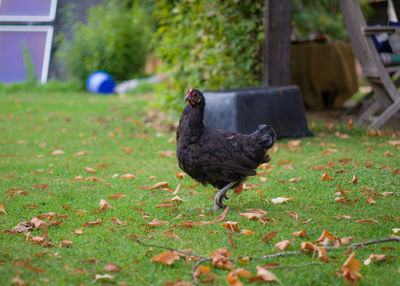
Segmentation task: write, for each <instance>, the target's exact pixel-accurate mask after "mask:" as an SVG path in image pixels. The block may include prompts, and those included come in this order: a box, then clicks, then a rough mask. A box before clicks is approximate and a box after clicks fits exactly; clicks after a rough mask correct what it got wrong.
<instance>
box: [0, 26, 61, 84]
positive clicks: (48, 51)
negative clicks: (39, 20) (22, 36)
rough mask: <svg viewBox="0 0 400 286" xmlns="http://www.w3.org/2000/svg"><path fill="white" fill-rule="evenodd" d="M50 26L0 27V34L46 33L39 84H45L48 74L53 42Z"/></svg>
mask: <svg viewBox="0 0 400 286" xmlns="http://www.w3.org/2000/svg"><path fill="white" fill-rule="evenodd" d="M53 31H54V29H53V27H52V26H0V32H46V43H45V48H44V54H43V63H42V71H41V76H40V82H41V83H46V82H47V77H48V74H49V66H50V55H51V44H52V41H53Z"/></svg>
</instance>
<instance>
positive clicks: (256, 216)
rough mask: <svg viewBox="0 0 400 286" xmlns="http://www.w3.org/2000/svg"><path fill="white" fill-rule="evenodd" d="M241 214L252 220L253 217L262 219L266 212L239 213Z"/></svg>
mask: <svg viewBox="0 0 400 286" xmlns="http://www.w3.org/2000/svg"><path fill="white" fill-rule="evenodd" d="M239 215H241V216H242V217H245V218H247V219H248V220H252V219H262V218H263V217H264V214H262V213H251V212H249V213H239Z"/></svg>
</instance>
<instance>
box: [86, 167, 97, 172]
mask: <svg viewBox="0 0 400 286" xmlns="http://www.w3.org/2000/svg"><path fill="white" fill-rule="evenodd" d="M83 169H84V170H85V171H86V172H88V173H96V170H95V169H93V168H90V167H85V168H83Z"/></svg>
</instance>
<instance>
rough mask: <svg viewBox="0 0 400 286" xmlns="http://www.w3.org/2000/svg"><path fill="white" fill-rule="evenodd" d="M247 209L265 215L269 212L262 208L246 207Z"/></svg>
mask: <svg viewBox="0 0 400 286" xmlns="http://www.w3.org/2000/svg"><path fill="white" fill-rule="evenodd" d="M246 211H247V212H249V213H256V214H263V215H266V214H267V212H266V211H265V210H262V209H246Z"/></svg>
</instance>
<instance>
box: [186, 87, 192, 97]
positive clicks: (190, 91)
mask: <svg viewBox="0 0 400 286" xmlns="http://www.w3.org/2000/svg"><path fill="white" fill-rule="evenodd" d="M192 91H193V88H191V89H190V90H189V92H188V93H187V94H186V96H187V95H190V94H191V93H192Z"/></svg>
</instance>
